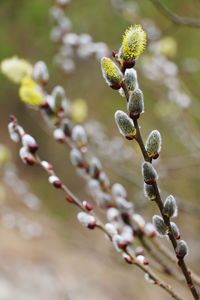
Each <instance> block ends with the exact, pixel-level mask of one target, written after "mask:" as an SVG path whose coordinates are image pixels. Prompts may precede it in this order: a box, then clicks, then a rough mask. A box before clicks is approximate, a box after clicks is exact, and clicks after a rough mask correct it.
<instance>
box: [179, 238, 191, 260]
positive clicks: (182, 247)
mask: <svg viewBox="0 0 200 300" xmlns="http://www.w3.org/2000/svg"><path fill="white" fill-rule="evenodd" d="M187 254H188V246H187V243H186V242H185V241H184V240H180V241H178V242H177V247H176V255H177V257H180V258H183V257H184V256H186V255H187Z"/></svg>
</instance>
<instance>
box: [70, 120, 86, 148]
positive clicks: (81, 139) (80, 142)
mask: <svg viewBox="0 0 200 300" xmlns="http://www.w3.org/2000/svg"><path fill="white" fill-rule="evenodd" d="M72 140H73V141H74V142H75V143H76V145H77V147H79V148H81V147H83V146H86V145H87V135H86V132H85V129H84V128H83V127H82V126H80V125H76V126H74V128H73V129H72Z"/></svg>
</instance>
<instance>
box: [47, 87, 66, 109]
mask: <svg viewBox="0 0 200 300" xmlns="http://www.w3.org/2000/svg"><path fill="white" fill-rule="evenodd" d="M51 95H52V97H53V98H54V110H55V111H58V110H59V109H61V108H62V102H63V101H65V100H66V95H65V90H64V89H63V87H62V86H56V87H54V89H53V91H52V94H51Z"/></svg>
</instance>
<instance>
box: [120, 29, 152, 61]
mask: <svg viewBox="0 0 200 300" xmlns="http://www.w3.org/2000/svg"><path fill="white" fill-rule="evenodd" d="M146 44H147V37H146V32H145V31H144V30H143V29H142V26H141V25H134V26H130V27H129V28H128V29H127V30H126V31H125V33H124V36H123V40H122V48H121V56H122V59H123V60H124V61H132V60H134V59H135V58H136V57H138V56H140V55H141V54H142V52H143V51H144V50H145V48H146Z"/></svg>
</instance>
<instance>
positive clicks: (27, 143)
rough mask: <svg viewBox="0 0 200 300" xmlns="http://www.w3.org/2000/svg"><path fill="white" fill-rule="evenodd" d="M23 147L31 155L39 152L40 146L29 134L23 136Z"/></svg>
mask: <svg viewBox="0 0 200 300" xmlns="http://www.w3.org/2000/svg"><path fill="white" fill-rule="evenodd" d="M22 145H23V146H24V147H26V148H27V149H28V150H29V151H30V152H31V153H35V152H36V151H37V150H38V144H37V142H36V140H35V139H34V138H33V137H32V136H31V135H29V134H24V135H23V136H22Z"/></svg>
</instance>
